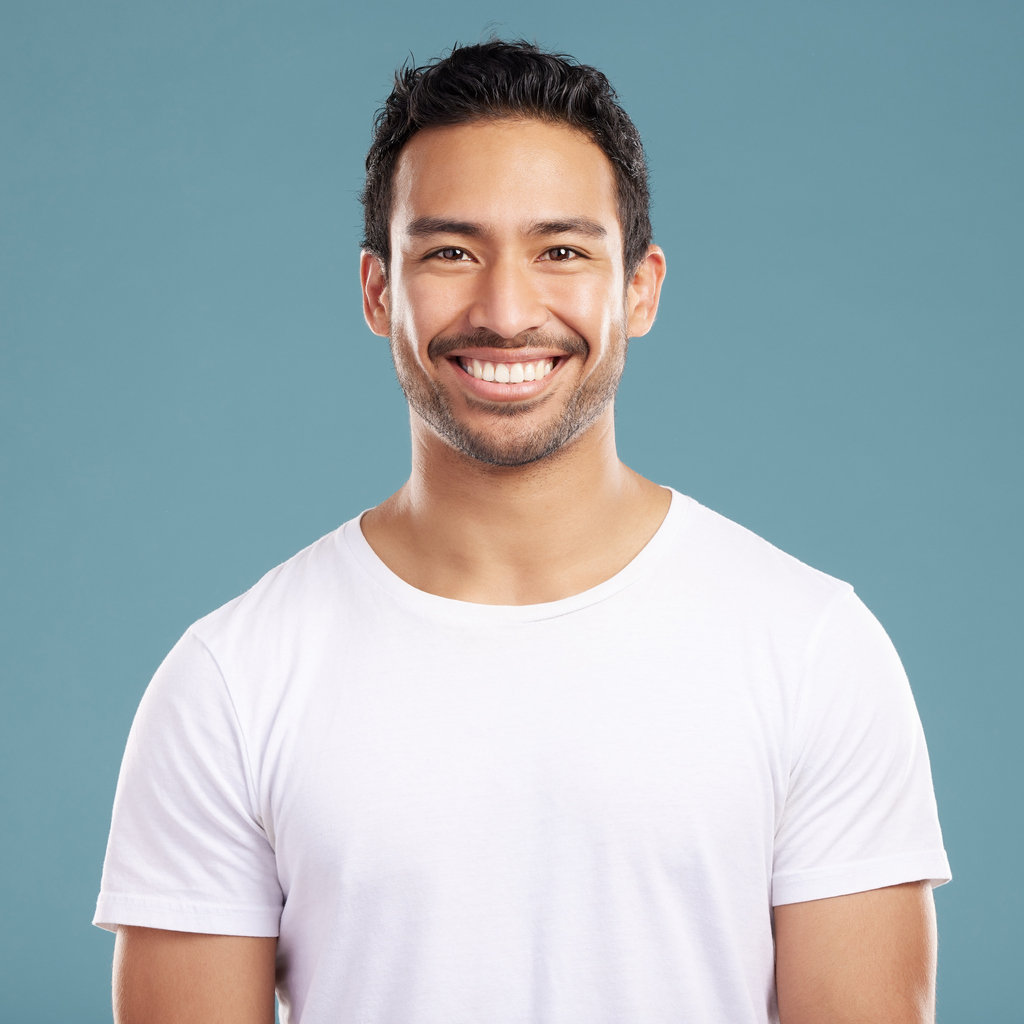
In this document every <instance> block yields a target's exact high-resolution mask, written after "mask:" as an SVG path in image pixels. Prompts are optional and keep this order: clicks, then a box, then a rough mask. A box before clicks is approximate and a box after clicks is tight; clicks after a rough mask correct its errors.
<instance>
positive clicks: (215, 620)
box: [190, 523, 353, 648]
mask: <svg viewBox="0 0 1024 1024" xmlns="http://www.w3.org/2000/svg"><path fill="white" fill-rule="evenodd" d="M348 525H349V524H348V523H345V524H343V525H342V526H340V527H338V528H337V529H335V530H332V531H331V532H330V533H328V534H326V535H325V536H323V537H321V538H320V539H319V540H317V541H314V542H313V543H312V544H310V545H308V546H307V547H305V548H303V549H302V550H301V551H298V552H296V554H294V555H292V557H291V558H289V559H287V560H285V561H284V562H282V563H280V564H279V565H277V566H275V567H274V568H273V569H271V570H270V571H269V572H267V573H265V574H264V575H263V576H262V577H261V578H260V579H259V580H258V581H257V582H256V583H255V584H254V585H253V586H252V587H250V588H249V589H248V590H246V591H245V592H244V593H242V594H239V595H238V597H235V598H233V599H232V600H230V601H228V602H227V603H226V604H223V605H221V606H220V607H219V608H217V609H215V610H214V611H212V612H210V613H209V614H207V615H204V616H203V617H202V618H201V619H199V620H198V621H197V622H195V623H193V625H192V627H191V630H190V632H192V633H193V634H195V635H196V636H197V637H198V638H199V639H200V640H202V641H203V643H204V644H206V645H207V646H208V647H211V648H213V647H214V646H218V647H221V646H224V645H225V644H227V645H229V646H230V645H231V644H232V643H233V642H236V641H242V640H244V641H245V642H246V643H250V642H251V641H252V639H253V638H255V637H268V635H269V634H270V633H276V632H280V630H281V628H282V626H285V625H286V624H288V623H293V624H296V625H297V624H299V623H303V622H305V623H308V624H313V625H315V624H316V623H317V622H318V621H319V620H321V619H323V618H324V617H326V616H329V615H330V614H331V609H332V608H336V607H337V604H338V602H339V600H343V599H344V594H345V592H346V591H347V590H350V589H351V588H352V586H353V580H352V575H353V573H352V565H351V560H350V559H348V558H346V551H345V541H344V531H345V529H346V527H347V526H348Z"/></svg>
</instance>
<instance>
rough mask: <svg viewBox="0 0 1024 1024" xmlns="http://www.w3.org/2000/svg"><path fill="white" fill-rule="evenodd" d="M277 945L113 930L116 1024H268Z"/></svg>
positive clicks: (232, 938)
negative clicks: (114, 933)
mask: <svg viewBox="0 0 1024 1024" xmlns="http://www.w3.org/2000/svg"><path fill="white" fill-rule="evenodd" d="M276 956H277V939H264V938H250V937H247V936H238V935H198V934H195V933H193V932H172V931H164V930H162V929H159V928H129V927H127V926H125V925H121V926H120V927H119V928H118V929H117V942H116V944H115V946H114V1021H115V1024H210V1022H212V1021H216V1022H217V1024H274V972H275V960H276Z"/></svg>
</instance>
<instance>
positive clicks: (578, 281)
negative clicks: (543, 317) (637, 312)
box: [548, 276, 623, 345]
mask: <svg viewBox="0 0 1024 1024" xmlns="http://www.w3.org/2000/svg"><path fill="white" fill-rule="evenodd" d="M548 302H549V308H550V309H552V310H557V312H558V317H559V319H560V320H561V321H562V322H563V323H564V324H565V325H566V327H568V328H570V329H571V330H573V331H575V332H576V333H577V334H579V335H582V336H583V337H584V338H586V339H587V341H588V342H590V343H591V344H592V345H596V344H598V343H600V341H602V340H603V339H604V338H605V337H606V336H607V335H608V334H609V333H613V329H614V331H617V330H618V328H619V324H620V322H621V320H622V312H623V303H622V302H621V301H617V296H616V295H615V293H614V292H613V291H612V290H611V289H609V287H608V282H607V281H605V280H600V281H598V280H591V279H586V278H583V277H582V276H581V277H578V278H571V277H566V278H565V279H563V280H561V281H556V282H553V284H552V288H551V290H550V292H549V300H548Z"/></svg>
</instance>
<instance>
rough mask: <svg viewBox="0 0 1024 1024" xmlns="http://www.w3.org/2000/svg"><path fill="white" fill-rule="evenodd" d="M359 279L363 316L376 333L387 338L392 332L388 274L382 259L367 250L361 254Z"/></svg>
mask: <svg viewBox="0 0 1024 1024" xmlns="http://www.w3.org/2000/svg"><path fill="white" fill-rule="evenodd" d="M359 280H360V283H361V285H362V290H363V318H364V319H365V320H366V325H367V327H369V328H370V330H371V331H373V333H374V334H377V335H379V336H380V337H382V338H386V337H388V336H389V335H390V333H391V316H390V314H389V312H388V281H387V275H386V274H385V273H384V265H383V264H382V263H381V261H380V260H379V259H378V258H377V257H376V256H375V255H373V253H369V252H366V250H363V252H361V253H360V255H359Z"/></svg>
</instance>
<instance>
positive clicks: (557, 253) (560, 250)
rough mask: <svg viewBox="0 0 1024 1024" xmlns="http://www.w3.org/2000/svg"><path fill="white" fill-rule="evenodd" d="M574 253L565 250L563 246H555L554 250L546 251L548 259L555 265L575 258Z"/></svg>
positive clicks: (571, 250)
mask: <svg viewBox="0 0 1024 1024" xmlns="http://www.w3.org/2000/svg"><path fill="white" fill-rule="evenodd" d="M575 256H576V252H575V250H573V249H566V248H565V247H564V246H561V245H559V246H556V247H555V248H554V249H548V259H549V260H554V261H555V262H556V263H560V262H563V261H565V260H571V259H573V258H575Z"/></svg>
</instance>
